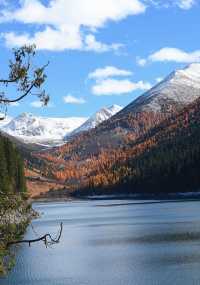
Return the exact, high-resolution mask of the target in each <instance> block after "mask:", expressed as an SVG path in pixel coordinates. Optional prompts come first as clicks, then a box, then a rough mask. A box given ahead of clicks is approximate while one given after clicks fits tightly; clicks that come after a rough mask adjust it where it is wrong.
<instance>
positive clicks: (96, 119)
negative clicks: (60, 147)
mask: <svg viewBox="0 0 200 285" xmlns="http://www.w3.org/2000/svg"><path fill="white" fill-rule="evenodd" d="M121 110H122V107H121V106H118V105H112V106H110V107H108V108H106V107H104V108H102V109H100V110H99V111H97V112H96V113H95V114H93V115H92V116H91V117H90V118H89V119H88V120H87V121H86V122H85V123H83V124H82V125H81V126H80V127H79V128H77V129H75V130H74V131H73V132H72V133H71V134H70V136H73V135H75V134H78V133H80V132H84V131H87V130H90V129H94V128H96V127H97V126H98V125H99V124H101V123H102V122H104V121H106V120H108V119H109V118H111V117H112V116H114V115H115V114H116V113H118V112H119V111H121ZM67 137H68V135H67V136H66V139H67Z"/></svg>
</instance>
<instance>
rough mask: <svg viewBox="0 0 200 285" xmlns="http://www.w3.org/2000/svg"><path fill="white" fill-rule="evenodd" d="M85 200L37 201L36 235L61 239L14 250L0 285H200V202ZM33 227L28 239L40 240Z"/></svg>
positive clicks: (34, 224)
mask: <svg viewBox="0 0 200 285" xmlns="http://www.w3.org/2000/svg"><path fill="white" fill-rule="evenodd" d="M138 202H144V201H137V202H132V201H124V200H123V201H120V200H118V201H85V202H68V203H46V204H41V203H40V204H39V203H38V204H34V208H35V209H36V210H37V211H38V212H40V213H41V217H40V218H39V219H37V220H35V221H33V223H32V224H33V227H34V231H35V232H37V233H38V234H39V235H43V234H44V233H47V232H50V233H52V234H53V233H54V234H55V235H56V233H57V231H58V229H59V223H60V221H62V222H63V223H64V230H63V235H62V239H61V242H60V243H59V244H57V245H54V246H52V248H48V249H46V248H45V246H44V244H42V243H37V244H33V245H32V246H31V247H29V246H28V245H26V244H25V245H22V246H20V247H18V249H17V258H16V266H15V267H14V268H13V270H12V271H11V272H10V274H9V276H8V277H7V278H3V279H0V284H1V285H29V284H30V285H36V284H37V285H100V284H101V285H122V284H123V285H129V284H130V285H132V284H134V285H137V284H138V285H143V284H145V285H147V284H148V285H151V284H152V285H156V284H162V285H164V284H170V285H172V284H181V285H184V284H187V285H188V284H200V202H181V203H161V204H149V203H147V204H143V203H138ZM34 231H33V229H32V227H31V226H29V228H28V230H27V233H26V236H25V237H26V238H35V237H36V236H35V233H34Z"/></svg>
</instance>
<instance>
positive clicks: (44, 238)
mask: <svg viewBox="0 0 200 285" xmlns="http://www.w3.org/2000/svg"><path fill="white" fill-rule="evenodd" d="M62 230H63V223H60V230H59V234H58V237H56V238H55V239H54V238H53V237H52V236H51V235H50V234H49V233H48V234H45V235H44V236H41V237H39V238H36V239H30V240H29V239H28V240H18V241H11V242H8V243H7V246H10V245H14V244H19V243H28V244H29V246H31V243H34V242H39V241H43V242H44V244H45V246H46V247H48V246H49V245H52V244H56V243H59V241H60V238H61V236H62Z"/></svg>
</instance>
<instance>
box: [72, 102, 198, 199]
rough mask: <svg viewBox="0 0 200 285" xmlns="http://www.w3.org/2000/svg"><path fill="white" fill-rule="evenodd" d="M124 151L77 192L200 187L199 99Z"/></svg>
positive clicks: (120, 191) (176, 190) (171, 190)
mask: <svg viewBox="0 0 200 285" xmlns="http://www.w3.org/2000/svg"><path fill="white" fill-rule="evenodd" d="M124 153H126V155H124V159H117V160H115V162H114V163H113V164H112V165H111V166H110V167H104V170H102V171H101V173H96V175H94V176H93V177H91V179H90V183H89V187H85V189H80V190H79V191H77V194H79V195H80V194H82V195H86V194H91V193H93V194H116V193H118V194H119V193H120V194H123V193H126V194H127V193H129V194H130V193H131V194H135V193H137V194H138V193H145V194H147V193H154V194H155V193H159V194H165V193H170V192H173V193H177V192H195V191H199V190H200V99H198V100H196V102H194V103H193V104H191V105H190V106H188V107H186V108H185V109H184V110H182V111H181V112H178V113H177V114H175V115H173V116H171V117H170V118H168V119H167V120H165V121H164V122H162V123H161V124H160V125H159V126H157V127H155V128H152V129H151V130H150V131H149V132H148V133H147V134H146V135H145V136H144V137H141V138H140V139H139V140H138V141H136V142H134V143H130V144H129V145H127V147H126V148H125V149H124ZM115 156H116V157H117V156H118V155H117V154H115Z"/></svg>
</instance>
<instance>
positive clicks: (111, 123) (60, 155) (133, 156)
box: [4, 63, 200, 197]
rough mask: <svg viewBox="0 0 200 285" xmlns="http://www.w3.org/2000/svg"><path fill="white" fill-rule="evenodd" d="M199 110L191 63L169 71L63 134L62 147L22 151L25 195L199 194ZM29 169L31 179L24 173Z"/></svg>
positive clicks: (199, 75) (198, 81) (196, 71)
mask: <svg viewBox="0 0 200 285" xmlns="http://www.w3.org/2000/svg"><path fill="white" fill-rule="evenodd" d="M199 110H200V64H198V63H196V64H191V65H189V66H187V67H186V68H184V69H182V70H177V71H174V72H172V73H171V74H170V75H169V76H167V77H166V78H165V79H164V80H163V81H162V82H160V83H159V84H157V85H156V86H155V87H153V88H152V89H151V90H149V91H147V92H146V93H144V94H143V95H142V96H140V97H138V98H137V99H136V100H134V101H133V102H132V103H131V104H129V105H128V106H127V107H125V108H124V109H121V108H120V107H119V106H115V105H114V106H112V107H111V108H110V109H109V108H108V109H107V110H105V109H101V110H100V111H99V112H97V113H96V114H94V115H93V116H92V117H91V118H90V119H88V120H87V121H85V122H84V123H83V124H82V125H80V126H79V127H78V128H77V129H75V130H72V131H71V133H69V134H68V135H65V136H63V137H64V138H65V140H66V139H67V141H65V142H64V141H63V143H62V144H61V145H58V146H54V147H53V148H51V147H49V146H48V148H46V147H45V146H44V145H43V146H42V148H41V149H40V148H38V149H32V151H31V152H29V153H28V152H27V151H26V152H24V149H25V148H24V147H22V148H21V150H22V154H24V156H25V159H26V163H27V164H26V166H27V173H29V175H27V180H28V188H29V189H30V193H31V196H32V197H40V196H44V197H48V195H49V196H52V195H53V196H54V194H55V196H59V197H67V196H87V195H112V194H115V195H117V194H119V195H120V194H136V193H140V194H141V193H144V194H145V193H160V192H162V193H168V192H176V191H177V189H179V192H195V191H198V185H199V183H200V181H199V178H198V177H199V175H198V173H199V172H198V169H199V165H198V158H199V148H198V146H199V132H200V129H199V123H200V114H199V112H200V111H199ZM8 126H9V125H8ZM4 129H5V128H4ZM52 132H53V129H52ZM25 145H28V144H26V143H25ZM37 145H40V144H38V143H37ZM40 146H41V145H40ZM27 155H28V157H27ZM34 169H35V170H36V172H35V173H36V176H37V178H34V176H35V174H33V172H31V173H32V174H31V175H30V171H32V170H34ZM190 169H191V173H190ZM172 184H174V185H176V187H172ZM161 189H162V190H161ZM49 191H50V192H49ZM53 193H54V194H53Z"/></svg>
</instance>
